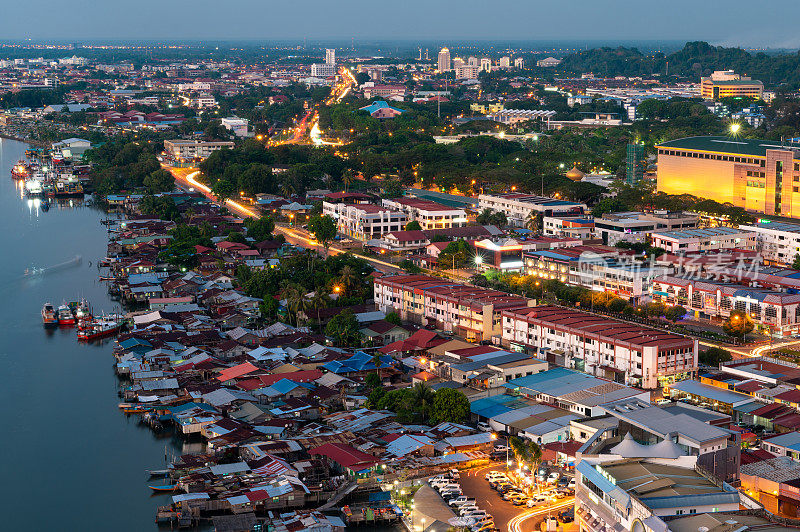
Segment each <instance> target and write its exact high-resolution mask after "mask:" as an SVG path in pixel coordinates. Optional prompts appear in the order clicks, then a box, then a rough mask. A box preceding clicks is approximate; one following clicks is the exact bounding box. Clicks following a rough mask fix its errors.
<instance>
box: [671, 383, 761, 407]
mask: <svg viewBox="0 0 800 532" xmlns="http://www.w3.org/2000/svg"><path fill="white" fill-rule="evenodd" d="M670 389H671V390H678V391H679V392H683V393H690V394H692V395H699V396H700V397H705V398H706V399H710V400H712V401H717V402H720V403H725V404H733V403H741V402H747V401H752V400H753V398H752V397H750V396H749V395H747V394H745V393H739V392H733V391H730V390H724V389H722V388H719V387H717V386H711V385H709V384H703V383H702V382H698V381H692V380H685V381H680V382H676V383H675V384H673V385H671V386H670Z"/></svg>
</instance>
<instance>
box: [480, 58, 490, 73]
mask: <svg viewBox="0 0 800 532" xmlns="http://www.w3.org/2000/svg"><path fill="white" fill-rule="evenodd" d="M491 71H492V60H491V59H489V58H488V57H484V58H482V59H481V72H491Z"/></svg>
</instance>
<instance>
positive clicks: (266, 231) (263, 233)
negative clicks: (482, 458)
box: [244, 216, 275, 242]
mask: <svg viewBox="0 0 800 532" xmlns="http://www.w3.org/2000/svg"><path fill="white" fill-rule="evenodd" d="M244 225H245V227H247V236H250V237H252V238H253V240H255V241H256V242H263V241H264V240H271V239H272V232H273V231H274V230H275V222H274V221H273V220H272V217H271V216H261V217H260V218H248V219H247V220H245V222H244Z"/></svg>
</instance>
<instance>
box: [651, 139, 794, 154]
mask: <svg viewBox="0 0 800 532" xmlns="http://www.w3.org/2000/svg"><path fill="white" fill-rule="evenodd" d="M657 147H658V148H674V149H680V150H693V151H704V152H714V153H722V154H725V155H749V156H753V157H766V156H767V150H800V143H796V142H782V143H781V142H777V141H773V140H760V139H744V138H732V137H685V138H682V139H675V140H669V141H667V142H664V143H662V144H659V145H658V146H657Z"/></svg>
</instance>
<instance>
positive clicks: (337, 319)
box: [325, 309, 361, 347]
mask: <svg viewBox="0 0 800 532" xmlns="http://www.w3.org/2000/svg"><path fill="white" fill-rule="evenodd" d="M359 328H360V327H359V324H358V320H356V316H355V314H353V312H352V311H350V310H349V309H348V310H345V311H344V312H341V313H339V314H337V315H336V316H334V317H332V318H331V319H330V321H328V324H327V325H326V326H325V334H326V335H327V336H330V337H331V338H333V342H334V344H335V345H336V346H337V347H360V346H361V333H360V332H359Z"/></svg>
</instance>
